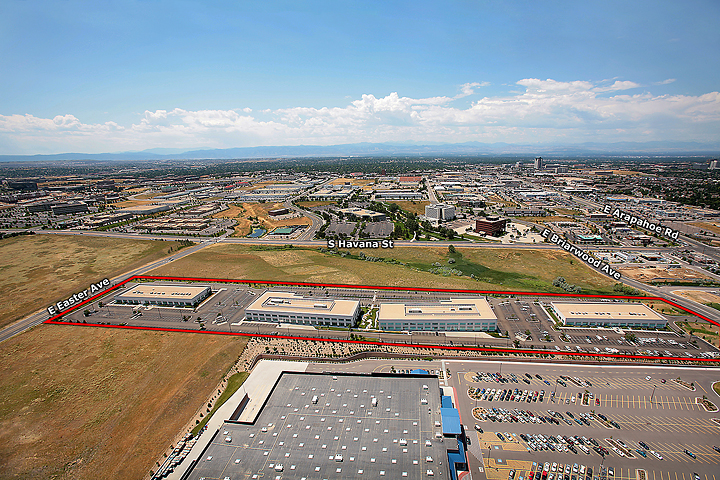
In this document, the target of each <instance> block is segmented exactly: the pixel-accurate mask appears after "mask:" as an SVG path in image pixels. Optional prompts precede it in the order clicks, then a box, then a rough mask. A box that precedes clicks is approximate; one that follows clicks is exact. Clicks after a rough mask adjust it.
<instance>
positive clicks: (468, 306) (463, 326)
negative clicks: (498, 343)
mask: <svg viewBox="0 0 720 480" xmlns="http://www.w3.org/2000/svg"><path fill="white" fill-rule="evenodd" d="M378 325H379V326H380V328H381V329H382V330H391V331H418V330H424V331H427V330H430V331H453V330H457V331H463V332H474V331H481V330H482V331H493V330H495V329H496V328H497V317H496V316H495V313H494V312H493V310H492V308H491V307H490V304H489V303H488V301H487V300H485V299H484V298H452V299H449V300H441V301H440V302H438V303H382V304H380V311H379V312H378Z"/></svg>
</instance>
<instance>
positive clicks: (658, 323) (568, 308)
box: [550, 302, 667, 328]
mask: <svg viewBox="0 0 720 480" xmlns="http://www.w3.org/2000/svg"><path fill="white" fill-rule="evenodd" d="M550 305H551V307H552V310H553V312H554V313H555V315H557V317H558V319H559V320H560V321H561V322H562V323H563V324H564V325H568V326H594V327H641V328H642V327H649V328H662V327H664V326H665V325H667V319H666V318H665V317H663V316H662V315H660V314H659V313H657V312H655V311H654V310H652V309H651V308H649V307H648V306H647V305H645V304H642V303H602V302H598V303H592V302H577V303H565V302H551V303H550Z"/></svg>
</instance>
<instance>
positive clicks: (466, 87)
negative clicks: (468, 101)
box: [455, 82, 490, 98]
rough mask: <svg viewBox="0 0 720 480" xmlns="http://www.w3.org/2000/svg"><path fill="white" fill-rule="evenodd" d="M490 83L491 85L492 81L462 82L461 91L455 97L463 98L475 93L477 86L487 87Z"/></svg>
mask: <svg viewBox="0 0 720 480" xmlns="http://www.w3.org/2000/svg"><path fill="white" fill-rule="evenodd" d="M488 85H490V82H481V83H478V82H473V83H465V84H462V85H460V93H459V94H457V95H455V98H462V97H467V96H469V95H473V94H474V93H475V89H476V88H477V87H487V86H488Z"/></svg>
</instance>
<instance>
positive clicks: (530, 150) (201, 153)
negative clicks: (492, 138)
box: [0, 141, 720, 162]
mask: <svg viewBox="0 0 720 480" xmlns="http://www.w3.org/2000/svg"><path fill="white" fill-rule="evenodd" d="M718 154H720V142H717V143H697V142H669V141H657V142H617V143H581V144H571V145H517V144H510V143H480V142H465V143H438V144H436V143H428V144H417V143H351V144H344V145H295V146H269V147H240V148H221V149H202V150H183V149H175V148H153V149H149V150H143V151H141V152H119V153H59V154H54V155H0V162H23V161H40V162H46V161H53V160H102V161H113V160H117V161H141V160H203V159H213V160H220V159H228V160H229V159H259V158H289V157H330V156H359V157H366V156H370V157H373V156H393V155H409V156H435V155H447V156H479V155H493V156H506V155H507V156H513V155H517V156H533V155H539V156H544V157H552V156H559V157H570V156H592V155H598V156H618V155H654V156H662V155H710V156H717V155H718Z"/></svg>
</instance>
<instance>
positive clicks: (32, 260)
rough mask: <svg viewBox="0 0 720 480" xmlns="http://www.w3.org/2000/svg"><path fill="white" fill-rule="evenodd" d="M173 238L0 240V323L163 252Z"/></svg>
mask: <svg viewBox="0 0 720 480" xmlns="http://www.w3.org/2000/svg"><path fill="white" fill-rule="evenodd" d="M171 245H175V242H156V241H139V240H121V239H115V238H103V237H89V236H88V237H83V236H79V235H73V236H69V235H29V236H20V237H15V238H9V239H5V240H2V241H0V273H1V275H0V297H2V299H3V302H2V303H3V308H2V310H1V311H0V327H2V326H5V325H7V324H9V323H11V322H13V321H15V320H17V319H19V318H21V317H22V316H24V315H27V314H29V313H32V312H34V311H35V310H37V309H39V308H43V307H47V306H48V305H50V304H51V303H52V302H55V301H57V300H60V299H61V298H63V297H65V296H69V295H72V294H73V293H75V292H77V291H79V290H82V289H84V288H86V287H87V286H88V285H90V283H92V282H97V281H98V280H102V279H103V278H105V277H108V278H112V277H113V276H115V275H119V274H121V273H123V272H126V271H128V270H130V269H132V268H135V267H139V266H141V265H144V264H145V263H148V262H150V261H153V260H156V259H158V258H162V257H163V256H165V255H167V250H168V249H169V248H170V246H171Z"/></svg>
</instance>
